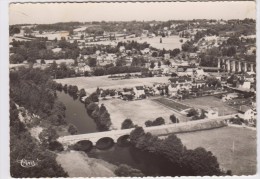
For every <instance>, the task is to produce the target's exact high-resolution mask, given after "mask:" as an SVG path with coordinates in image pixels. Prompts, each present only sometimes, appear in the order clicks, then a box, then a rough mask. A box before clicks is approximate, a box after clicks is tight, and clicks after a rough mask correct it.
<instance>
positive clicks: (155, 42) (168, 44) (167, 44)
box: [86, 35, 187, 50]
mask: <svg viewBox="0 0 260 179" xmlns="http://www.w3.org/2000/svg"><path fill="white" fill-rule="evenodd" d="M160 38H162V37H161V36H157V37H153V38H149V37H142V38H140V37H134V38H126V39H124V38H123V37H121V38H118V39H117V40H113V41H99V42H89V43H86V44H99V45H117V42H126V41H132V40H134V41H137V42H138V43H144V42H147V43H148V44H150V45H151V46H152V47H154V48H157V49H161V50H162V49H163V48H164V49H165V50H173V49H175V48H179V49H181V45H182V44H183V43H184V42H185V41H187V39H185V38H180V37H179V36H178V35H172V36H169V37H163V38H162V43H160ZM180 39H182V40H183V43H181V42H180Z"/></svg>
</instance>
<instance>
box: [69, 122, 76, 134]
mask: <svg viewBox="0 0 260 179" xmlns="http://www.w3.org/2000/svg"><path fill="white" fill-rule="evenodd" d="M68 132H69V133H70V134H71V135H74V134H77V132H78V129H77V127H76V126H74V125H73V124H69V127H68Z"/></svg>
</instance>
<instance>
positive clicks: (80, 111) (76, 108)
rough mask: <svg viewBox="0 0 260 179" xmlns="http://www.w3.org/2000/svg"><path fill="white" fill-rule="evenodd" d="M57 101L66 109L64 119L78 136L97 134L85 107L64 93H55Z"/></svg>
mask: <svg viewBox="0 0 260 179" xmlns="http://www.w3.org/2000/svg"><path fill="white" fill-rule="evenodd" d="M56 93H57V97H58V99H59V101H61V102H62V103H63V104H64V105H65V107H66V112H65V114H66V116H65V119H66V121H67V122H68V123H71V124H73V125H75V126H76V127H77V129H78V134H86V133H93V132H98V130H97V126H96V123H95V122H94V120H93V119H92V118H91V117H90V116H89V115H88V113H87V110H86V108H85V105H84V104H83V103H81V102H80V101H79V100H78V99H75V100H74V99H73V98H72V97H71V96H69V95H68V94H66V93H64V92H59V91H56Z"/></svg>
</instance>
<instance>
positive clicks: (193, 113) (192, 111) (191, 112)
mask: <svg viewBox="0 0 260 179" xmlns="http://www.w3.org/2000/svg"><path fill="white" fill-rule="evenodd" d="M196 115H198V112H197V111H196V110H195V109H194V108H192V109H190V110H189V111H188V114H187V117H191V116H196Z"/></svg>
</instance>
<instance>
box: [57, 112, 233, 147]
mask: <svg viewBox="0 0 260 179" xmlns="http://www.w3.org/2000/svg"><path fill="white" fill-rule="evenodd" d="M235 115H236V114H232V115H226V116H221V117H218V118H215V119H204V120H197V121H190V122H183V123H178V124H168V125H161V126H153V127H144V128H143V129H144V131H145V132H150V133H151V134H153V135H156V136H162V135H168V134H171V133H181V132H192V131H199V130H206V129H213V128H218V127H223V126H226V123H225V120H226V119H230V118H232V117H235ZM132 130H133V129H124V130H112V131H105V132H96V133H88V134H79V135H69V136H63V137H59V138H58V139H57V140H58V141H59V142H60V143H62V144H63V145H64V146H69V145H73V144H75V143H77V142H79V141H82V140H87V141H90V142H91V143H92V145H93V146H94V145H96V144H97V142H98V141H99V140H101V139H103V138H110V139H112V140H113V141H114V143H117V141H118V140H119V139H120V138H121V137H124V136H128V135H130V133H131V131H132Z"/></svg>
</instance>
